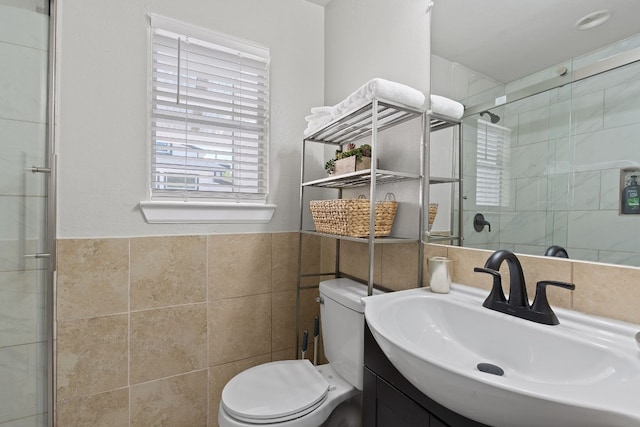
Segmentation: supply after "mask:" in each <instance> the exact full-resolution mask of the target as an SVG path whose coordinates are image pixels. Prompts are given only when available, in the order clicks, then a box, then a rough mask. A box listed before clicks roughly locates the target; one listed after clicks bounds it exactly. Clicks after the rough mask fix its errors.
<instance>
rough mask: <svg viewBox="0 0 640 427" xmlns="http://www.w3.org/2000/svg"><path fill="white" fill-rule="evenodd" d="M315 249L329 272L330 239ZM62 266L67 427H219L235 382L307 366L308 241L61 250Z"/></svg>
mask: <svg viewBox="0 0 640 427" xmlns="http://www.w3.org/2000/svg"><path fill="white" fill-rule="evenodd" d="M303 248H304V251H305V255H308V256H305V259H307V260H308V261H306V262H305V265H304V270H305V271H306V272H318V271H319V270H320V263H321V256H320V239H318V238H313V237H310V236H305V240H304V246H303ZM57 255H58V266H57V267H58V280H57V298H56V310H57V319H56V327H57V341H56V347H57V350H56V382H57V393H56V401H57V405H56V420H57V424H56V425H57V426H59V427H67V426H87V425H91V426H92V427H93V426H109V427H111V426H124V425H130V426H132V427H133V426H144V427H148V426H189V427H195V426H217V425H218V423H217V415H218V405H219V401H220V394H221V392H222V387H224V384H226V382H227V381H228V380H229V379H230V378H231V377H233V376H234V375H235V374H236V373H238V372H240V371H242V370H244V369H247V368H249V367H251V366H254V365H257V364H260V363H265V362H269V361H271V360H281V359H291V358H293V357H294V356H295V355H296V354H297V353H296V351H295V343H296V337H295V319H296V291H295V290H296V280H297V269H298V233H273V234H237V235H215V236H171V237H145V238H131V239H119V238H113V239H79V240H59V241H58V253H57ZM317 282H318V279H317V278H316V279H315V281H314V280H312V279H307V280H305V284H306V285H314V283H315V284H317ZM316 295H317V290H316V289H309V290H305V291H303V292H302V298H301V300H302V307H303V309H302V310H301V314H302V317H303V318H304V319H305V320H304V323H309V322H311V327H312V325H313V316H315V315H317V314H318V304H316V303H315V296H316ZM309 319H310V320H309Z"/></svg>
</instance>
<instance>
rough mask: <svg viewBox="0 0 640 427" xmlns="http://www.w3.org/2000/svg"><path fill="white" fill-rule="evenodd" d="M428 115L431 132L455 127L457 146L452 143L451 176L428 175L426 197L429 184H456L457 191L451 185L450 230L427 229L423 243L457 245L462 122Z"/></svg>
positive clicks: (460, 186)
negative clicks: (432, 231)
mask: <svg viewBox="0 0 640 427" xmlns="http://www.w3.org/2000/svg"><path fill="white" fill-rule="evenodd" d="M428 117H429V130H430V132H431V133H434V132H438V131H440V130H444V129H448V128H452V127H457V141H454V142H453V144H456V143H457V146H456V145H454V146H453V147H452V149H453V150H454V153H455V152H457V154H458V155H457V157H454V159H453V160H454V161H453V164H452V165H451V177H438V176H430V177H429V179H428V180H427V181H428V182H427V185H426V188H427V190H426V192H427V196H425V197H426V199H427V200H428V199H429V196H428V194H429V190H428V188H429V187H430V186H431V185H438V184H457V185H458V191H457V194H456V188H455V185H452V186H451V195H450V197H451V212H450V225H451V230H449V233H446V234H440V233H431V232H429V231H427V232H426V233H425V234H426V236H425V237H426V238H425V239H424V242H425V243H447V242H448V243H450V244H454V242H455V243H456V244H457V245H462V227H463V222H462V219H463V218H462V194H463V193H462V184H463V179H462V171H463V169H462V161H463V156H462V122H461V121H460V120H453V119H451V118H447V117H444V116H440V115H437V114H433V113H428ZM426 157H427V158H428V157H429V151H427V154H426ZM456 203H457V208H458V218H457V221H456V217H455V209H454V205H455V204H456ZM456 222H457V228H455V227H454V224H455V223H456Z"/></svg>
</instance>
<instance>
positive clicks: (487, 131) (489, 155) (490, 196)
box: [475, 119, 511, 208]
mask: <svg viewBox="0 0 640 427" xmlns="http://www.w3.org/2000/svg"><path fill="white" fill-rule="evenodd" d="M476 138H477V143H476V196H475V204H476V206H483V207H484V206H486V207H495V208H503V207H508V206H509V204H510V197H511V194H510V186H511V181H510V175H511V173H510V172H511V171H510V169H509V168H510V167H511V164H510V155H511V153H510V149H511V129H508V128H505V127H502V126H498V125H496V124H493V123H490V122H487V121H485V120H482V119H478V121H477V132H476ZM490 141H493V142H490Z"/></svg>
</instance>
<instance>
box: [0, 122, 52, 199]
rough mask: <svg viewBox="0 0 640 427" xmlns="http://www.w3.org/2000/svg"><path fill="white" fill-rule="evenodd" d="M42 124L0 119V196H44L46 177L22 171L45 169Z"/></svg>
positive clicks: (44, 133) (44, 128)
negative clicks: (37, 167)
mask: <svg viewBox="0 0 640 427" xmlns="http://www.w3.org/2000/svg"><path fill="white" fill-rule="evenodd" d="M46 132H47V130H46V125H44V124H41V123H32V122H22V121H15V120H2V119H0V141H2V150H0V195H1V196H10V195H13V196H15V195H29V196H44V195H45V191H46V182H47V181H46V180H47V179H48V177H47V175H45V174H42V173H33V172H30V171H27V170H26V168H30V167H32V166H39V167H42V166H45V152H46V150H45V145H46Z"/></svg>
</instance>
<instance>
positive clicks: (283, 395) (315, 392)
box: [221, 360, 329, 424]
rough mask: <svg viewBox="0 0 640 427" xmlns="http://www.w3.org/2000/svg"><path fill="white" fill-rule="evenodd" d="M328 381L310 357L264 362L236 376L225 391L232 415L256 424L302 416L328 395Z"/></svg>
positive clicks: (227, 406)
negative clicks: (311, 361)
mask: <svg viewBox="0 0 640 427" xmlns="http://www.w3.org/2000/svg"><path fill="white" fill-rule="evenodd" d="M328 390H329V383H328V382H327V381H326V380H325V379H324V378H323V377H322V375H320V373H319V372H318V371H317V370H316V368H315V367H314V366H313V365H312V364H311V363H310V362H309V361H308V360H283V361H278V362H271V363H265V364H263V365H259V366H255V367H253V368H250V369H247V370H246V371H244V372H241V373H240V374H238V375H236V376H235V377H234V378H232V379H231V381H229V382H228V383H227V385H226V386H225V387H224V389H223V390H222V399H221V401H222V406H223V408H224V409H225V410H226V411H227V413H228V414H229V415H231V416H232V417H234V418H236V419H239V420H242V421H246V422H250V423H255V424H262V423H272V422H283V421H287V420H290V419H294V418H298V417H301V416H303V415H305V414H307V413H309V412H311V411H313V410H314V409H315V408H317V407H318V406H320V405H321V404H322V402H324V400H325V399H326V398H327V391H328Z"/></svg>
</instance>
